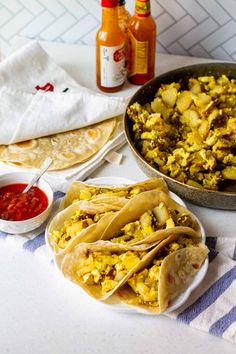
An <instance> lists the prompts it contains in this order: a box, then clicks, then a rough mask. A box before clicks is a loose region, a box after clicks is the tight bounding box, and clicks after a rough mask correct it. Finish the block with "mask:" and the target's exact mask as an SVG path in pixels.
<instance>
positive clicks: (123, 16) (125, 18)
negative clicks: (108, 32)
mask: <svg viewBox="0 0 236 354" xmlns="http://www.w3.org/2000/svg"><path fill="white" fill-rule="evenodd" d="M125 3H126V1H125V0H119V6H118V22H119V26H120V28H121V29H122V31H123V33H124V34H125V59H126V62H125V64H126V67H127V61H128V36H127V31H128V25H129V20H130V18H131V16H130V13H129V11H128V10H127V9H126V8H125Z"/></svg>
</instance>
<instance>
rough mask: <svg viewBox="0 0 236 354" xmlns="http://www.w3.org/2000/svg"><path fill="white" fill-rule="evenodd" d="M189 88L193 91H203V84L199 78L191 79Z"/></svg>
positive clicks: (196, 92)
mask: <svg viewBox="0 0 236 354" xmlns="http://www.w3.org/2000/svg"><path fill="white" fill-rule="evenodd" d="M189 89H190V91H191V92H192V93H194V94H198V93H201V85H200V82H199V81H198V80H197V79H189Z"/></svg>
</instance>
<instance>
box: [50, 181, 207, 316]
mask: <svg viewBox="0 0 236 354" xmlns="http://www.w3.org/2000/svg"><path fill="white" fill-rule="evenodd" d="M89 182H90V183H88V182H87V183H82V182H74V183H72V185H71V186H70V187H69V189H68V191H67V193H66V196H65V198H64V199H63V201H62V202H61V205H60V210H59V212H58V213H57V214H56V215H55V216H54V217H53V218H52V219H51V220H50V222H49V224H48V226H47V229H46V243H47V246H48V248H49V250H50V252H52V254H53V256H54V260H55V264H56V266H57V268H58V269H59V271H60V272H61V274H62V275H63V276H64V277H65V278H66V279H68V280H70V281H72V282H73V283H75V284H76V285H77V286H78V288H80V289H82V290H83V291H85V292H86V293H87V294H88V295H89V296H90V297H91V298H93V299H96V300H98V301H99V302H102V303H104V304H106V305H108V306H110V307H112V308H114V309H118V310H122V311H131V312H140V313H146V314H161V313H166V312H169V311H172V310H174V309H176V308H177V307H179V306H181V305H182V304H183V303H184V302H185V301H186V300H187V299H188V297H189V296H190V295H191V292H192V291H193V290H194V289H195V288H196V287H197V286H198V285H199V284H200V282H201V281H202V280H203V278H204V276H205V274H206V272H207V268H208V258H207V255H208V248H207V247H206V245H205V232H204V228H203V226H202V224H201V222H200V221H199V220H198V218H197V217H196V216H195V215H194V214H193V213H191V212H190V211H189V210H188V209H187V208H186V206H185V204H184V203H183V202H182V201H181V199H180V198H178V196H175V195H173V194H172V193H170V192H169V191H168V188H167V185H166V183H165V181H164V180H163V179H160V178H152V179H148V180H146V181H142V182H136V183H135V182H132V181H127V180H126V181H125V179H121V180H120V183H119V179H113V180H112V178H111V179H109V180H108V179H101V180H99V179H96V180H95V181H89ZM108 182H109V183H108ZM127 182H128V184H127ZM130 182H131V183H130Z"/></svg>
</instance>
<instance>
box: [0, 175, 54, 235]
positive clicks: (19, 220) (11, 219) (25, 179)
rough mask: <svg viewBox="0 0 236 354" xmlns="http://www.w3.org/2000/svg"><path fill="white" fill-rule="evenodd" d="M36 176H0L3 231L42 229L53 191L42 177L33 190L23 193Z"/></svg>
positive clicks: (0, 211) (1, 224)
mask: <svg viewBox="0 0 236 354" xmlns="http://www.w3.org/2000/svg"><path fill="white" fill-rule="evenodd" d="M32 178H33V173H18V172H14V173H8V174H5V175H2V176H0V230H1V231H4V232H9V233H13V234H16V233H19V234H20V233H25V232H29V231H32V230H34V229H36V228H37V227H39V226H40V225H41V224H42V223H43V222H44V221H45V220H46V219H47V217H48V216H49V214H50V211H51V208H52V202H53V191H52V188H51V187H50V185H49V184H48V183H47V182H46V181H45V180H44V179H43V178H40V180H39V181H38V183H37V184H36V185H34V186H33V187H31V189H30V190H29V191H28V192H26V193H22V192H23V190H24V189H25V187H26V186H27V184H28V183H29V182H30V181H31V179H32Z"/></svg>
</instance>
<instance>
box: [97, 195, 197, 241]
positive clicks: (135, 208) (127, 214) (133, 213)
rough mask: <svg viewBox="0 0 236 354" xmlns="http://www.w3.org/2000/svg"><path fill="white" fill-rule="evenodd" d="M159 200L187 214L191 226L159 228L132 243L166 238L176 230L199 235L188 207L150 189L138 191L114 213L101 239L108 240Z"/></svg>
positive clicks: (195, 221) (156, 204)
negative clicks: (138, 192)
mask: <svg viewBox="0 0 236 354" xmlns="http://www.w3.org/2000/svg"><path fill="white" fill-rule="evenodd" d="M160 202H164V203H165V204H166V205H167V207H168V208H171V209H175V210H177V211H178V212H179V213H181V214H182V213H185V214H187V215H189V216H190V218H191V220H192V224H193V227H192V228H190V227H183V226H175V227H173V228H169V229H160V230H158V231H155V232H154V233H152V234H151V235H149V236H147V237H146V238H145V239H143V240H141V241H138V242H137V241H136V242H135V243H133V244H142V243H156V242H158V241H160V240H162V239H164V238H167V237H168V236H170V234H171V233H173V232H174V233H175V232H178V233H179V234H180V233H182V234H184V233H189V232H190V233H191V236H195V237H200V236H201V231H200V226H199V223H198V221H197V219H196V217H195V216H194V215H193V214H192V213H191V212H190V211H189V210H188V209H186V208H185V207H184V206H182V205H180V204H178V203H177V202H176V201H174V200H173V199H171V198H170V197H169V196H168V195H167V194H166V193H164V192H162V191H158V190H151V191H146V192H143V193H140V194H138V195H136V196H135V197H133V198H132V199H130V200H129V201H128V202H127V203H126V204H125V206H124V207H123V208H122V209H121V210H120V211H119V212H118V213H117V214H116V216H114V218H113V220H112V223H110V224H109V225H108V226H107V228H106V230H105V231H104V233H103V235H102V237H101V239H103V240H110V239H112V238H113V237H116V236H117V234H119V232H120V230H121V229H122V228H123V227H124V226H125V225H126V224H128V223H130V222H134V221H136V220H138V219H139V218H140V216H141V215H142V214H143V213H144V212H146V211H147V210H149V209H153V208H154V207H156V206H158V205H159V204H160Z"/></svg>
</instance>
